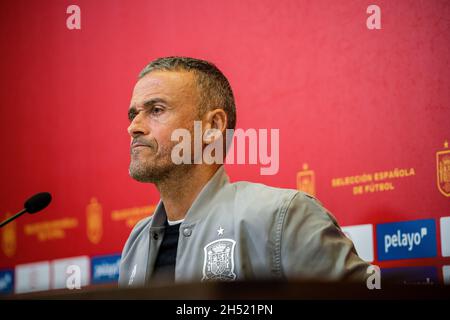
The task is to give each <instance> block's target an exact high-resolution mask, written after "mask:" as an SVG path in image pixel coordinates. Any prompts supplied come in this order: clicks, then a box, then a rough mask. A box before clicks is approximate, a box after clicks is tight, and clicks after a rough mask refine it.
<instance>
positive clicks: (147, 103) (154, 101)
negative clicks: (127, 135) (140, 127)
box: [129, 98, 167, 111]
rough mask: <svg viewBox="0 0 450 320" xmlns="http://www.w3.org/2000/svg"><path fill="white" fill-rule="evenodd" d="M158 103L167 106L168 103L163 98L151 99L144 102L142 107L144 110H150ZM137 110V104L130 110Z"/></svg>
mask: <svg viewBox="0 0 450 320" xmlns="http://www.w3.org/2000/svg"><path fill="white" fill-rule="evenodd" d="M157 103H163V104H167V101H166V100H165V99H163V98H151V99H149V100H146V101H144V103H142V106H143V107H144V108H149V107H151V106H153V105H155V104H157ZM136 109H137V107H136V104H134V105H132V106H131V107H130V109H129V110H132V111H136Z"/></svg>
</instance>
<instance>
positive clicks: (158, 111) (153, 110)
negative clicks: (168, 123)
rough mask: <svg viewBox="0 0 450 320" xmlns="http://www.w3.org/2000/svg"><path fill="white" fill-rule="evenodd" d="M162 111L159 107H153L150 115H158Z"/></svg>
mask: <svg viewBox="0 0 450 320" xmlns="http://www.w3.org/2000/svg"><path fill="white" fill-rule="evenodd" d="M163 111H164V109H163V108H161V107H154V108H152V110H151V113H152V115H159V114H161V113H162V112H163Z"/></svg>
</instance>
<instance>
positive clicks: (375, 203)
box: [0, 0, 450, 268]
mask: <svg viewBox="0 0 450 320" xmlns="http://www.w3.org/2000/svg"><path fill="white" fill-rule="evenodd" d="M71 4H76V5H78V6H79V7H80V9H81V29H80V30H76V29H75V30H69V29H68V28H67V26H66V20H67V18H68V17H69V16H70V14H67V13H66V9H67V7H68V6H69V5H71ZM371 4H376V5H378V6H379V7H380V9H381V29H376V30H370V29H368V27H367V25H366V21H367V19H368V17H369V16H370V14H368V13H367V12H366V10H367V7H368V6H369V5H371ZM449 16H450V6H449V3H448V2H447V1H437V0H436V1H404V0H402V1H382V0H377V1H374V2H372V1H371V2H369V1H300V0H287V1H281V2H280V1H272V0H263V1H262V0H258V1H252V0H246V1H234V0H231V1H209V0H199V1H182V0H168V1H141V0H139V1H119V0H108V1H106V0H96V1H83V0H77V1H56V0H45V1H2V2H1V4H0V39H1V46H2V47H1V48H2V49H1V51H0V57H1V59H0V70H1V75H0V101H1V108H0V150H1V152H2V156H1V160H0V162H1V168H0V181H1V186H0V212H1V214H2V218H4V217H5V214H6V213H15V212H17V211H19V210H20V209H21V206H22V203H23V201H24V200H25V199H26V198H27V197H28V196H30V195H32V194H34V193H36V192H38V191H49V192H51V193H52V195H53V198H54V200H53V202H52V203H51V205H50V206H49V207H48V208H47V209H46V210H45V211H44V212H41V213H39V214H37V215H33V216H31V215H27V216H24V217H21V218H20V219H18V220H17V221H16V222H15V223H14V224H13V225H12V227H11V228H10V229H8V230H9V231H8V232H6V231H2V232H3V236H2V241H3V244H2V250H0V268H12V267H14V266H15V265H17V264H22V263H28V262H33V261H42V260H51V259H57V258H64V257H71V256H79V255H88V256H95V255H103V254H111V253H120V251H121V249H122V246H123V244H124V242H125V240H126V238H127V236H128V234H129V232H130V230H131V227H132V225H133V224H134V223H135V221H136V220H137V219H139V218H140V217H142V216H144V215H146V214H149V213H151V210H152V206H153V205H155V204H156V203H157V201H158V199H159V197H158V193H157V191H156V189H155V188H154V187H153V186H152V185H145V184H140V183H138V182H135V181H133V180H132V179H131V178H130V177H129V176H128V163H129V137H128V135H127V131H126V128H127V126H128V120H127V109H128V106H129V101H130V97H131V91H132V88H133V86H134V84H135V81H136V77H137V74H138V73H139V71H140V70H141V69H142V68H143V67H144V66H145V64H147V63H148V62H149V61H151V60H152V59H154V58H156V57H160V56H167V55H187V56H193V57H198V58H203V59H207V60H210V61H212V62H214V63H215V64H217V66H218V67H219V68H220V69H221V70H223V72H224V73H225V75H226V76H227V77H228V78H229V80H230V82H231V85H232V87H233V89H234V93H235V97H236V103H237V118H238V122H237V126H238V127H239V128H243V129H247V128H256V129H259V128H266V129H270V128H278V129H280V143H279V146H280V169H279V172H278V173H277V174H276V175H273V176H262V175H260V167H261V166H260V165H229V166H227V170H228V172H229V175H230V177H231V179H232V180H234V181H236V180H250V181H255V182H262V183H265V184H269V185H272V186H279V187H287V188H296V187H297V174H298V173H299V172H300V171H302V170H303V165H304V164H307V165H308V169H309V170H312V171H313V174H314V177H315V185H314V186H313V187H314V188H313V189H311V190H312V192H314V193H315V194H316V196H317V197H318V198H319V199H320V200H321V202H322V203H323V204H324V206H325V207H327V208H328V209H329V210H330V211H331V212H332V213H333V214H334V215H335V216H336V217H337V219H338V221H339V222H340V224H341V225H343V226H348V225H359V224H374V225H375V224H379V223H385V222H394V221H406V220H415V219H435V220H436V221H437V223H438V220H439V218H440V217H443V216H449V215H450V205H449V200H450V198H449V197H448V196H446V195H445V194H444V193H442V192H440V190H439V188H438V185H439V183H440V182H442V181H440V180H439V175H438V169H437V160H436V154H437V153H438V152H439V151H445V150H448V149H446V148H445V147H444V142H445V141H446V140H447V139H450V90H449V85H450V80H449V78H450V68H449V58H450V46H449V39H450V28H449ZM395 169H398V171H397V173H399V172H400V171H399V170H400V169H403V170H405V171H404V172H406V173H407V174H406V176H404V177H394V176H393V174H395ZM385 171H388V172H389V171H392V173H391V176H390V177H389V174H388V176H387V177H381V175H382V174H380V172H385ZM363 174H367V175H369V176H371V177H372V180H373V181H372V182H373V183H375V182H376V181H374V179H375V176H376V175H377V176H378V178H380V177H381V178H382V179H381V180H379V181H378V182H377V183H383V185H384V186H386V187H387V188H388V189H390V190H386V191H376V190H375V189H374V188H379V187H380V186H378V187H376V186H374V185H373V184H371V183H352V182H349V181H350V180H349V178H348V177H352V176H360V175H363ZM301 177H302V176H300V178H301ZM310 177H311V175H310ZM345 177H347V183H345ZM338 178H342V179H341V180H339V179H338ZM300 180H301V179H300ZM342 184H344V185H342ZM367 185H369V186H367ZM358 186H361V189H358V188H356V189H354V187H358ZM309 187H311V184H309ZM441 189H442V184H441ZM358 190H363V193H362V194H358ZM371 190H372V191H371ZM93 198H95V199H96V201H98V203H96V202H95V200H94V199H93ZM90 203H91V206H90V207H89V204H90ZM92 203H93V204H92ZM133 208H134V209H133ZM95 218H96V219H95ZM89 219H91V220H89ZM437 233H438V237H439V228H437ZM438 239H439V238H438ZM437 243H438V244H437V245H438V254H437V256H436V257H435V258H431V259H415V260H399V261H388V262H380V261H377V257H376V256H375V260H374V263H377V264H381V265H382V266H388V267H389V266H414V265H435V266H442V265H444V264H450V260H449V258H446V257H442V256H441V253H440V241H439V240H438V241H437Z"/></svg>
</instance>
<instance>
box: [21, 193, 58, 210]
mask: <svg viewBox="0 0 450 320" xmlns="http://www.w3.org/2000/svg"><path fill="white" fill-rule="evenodd" d="M51 201H52V196H51V194H50V193H48V192H41V193H37V194H35V195H34V196H32V197H31V198H29V199H28V200H27V201H25V203H24V205H23V206H24V207H25V209H26V210H27V212H28V213H36V212H38V211H41V210H42V209H44V208H45V207H46V206H48V204H49V203H50V202H51Z"/></svg>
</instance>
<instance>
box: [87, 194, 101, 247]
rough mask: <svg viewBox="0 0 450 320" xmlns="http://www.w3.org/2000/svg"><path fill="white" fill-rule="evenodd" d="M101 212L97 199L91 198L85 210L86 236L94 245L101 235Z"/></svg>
mask: <svg viewBox="0 0 450 320" xmlns="http://www.w3.org/2000/svg"><path fill="white" fill-rule="evenodd" d="M102 211H103V210H102V206H101V205H100V203H98V201H97V199H96V198H92V199H91V201H90V203H89V204H88V206H87V208H86V216H87V236H88V238H89V240H90V241H91V242H92V243H94V244H97V243H99V242H100V240H101V238H102V235H103V224H102Z"/></svg>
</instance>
